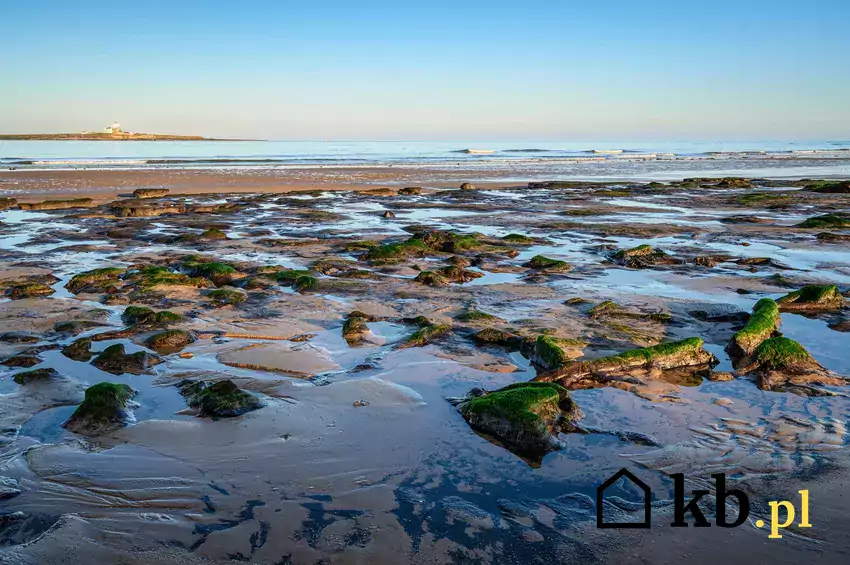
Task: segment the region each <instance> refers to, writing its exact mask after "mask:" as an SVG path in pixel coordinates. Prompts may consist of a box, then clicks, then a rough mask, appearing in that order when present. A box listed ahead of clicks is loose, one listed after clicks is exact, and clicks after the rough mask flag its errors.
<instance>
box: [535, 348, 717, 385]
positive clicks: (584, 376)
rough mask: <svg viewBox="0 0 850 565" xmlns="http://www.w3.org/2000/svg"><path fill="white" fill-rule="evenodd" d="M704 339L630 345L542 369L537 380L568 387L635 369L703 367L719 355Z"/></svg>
mask: <svg viewBox="0 0 850 565" xmlns="http://www.w3.org/2000/svg"><path fill="white" fill-rule="evenodd" d="M702 346H703V341H702V340H701V339H699V338H698V337H691V338H688V339H683V340H681V341H675V342H671V343H662V344H660V345H653V346H652V347H644V348H640V349H631V350H629V351H624V352H623V353H619V354H617V355H611V356H608V357H603V358H601V359H596V360H595V361H584V362H578V363H571V364H568V365H565V366H563V367H561V368H559V369H555V370H553V371H549V372H546V373H542V374H540V375H538V376H537V378H535V381H543V382H558V383H561V384H562V385H563V386H565V387H568V388H582V387H585V386H594V385H596V384H600V383H602V384H604V383H605V382H606V381H607V380H609V379H610V378H611V377H616V376H622V375H624V374H625V373H627V372H632V371H647V372H648V371H652V370H657V371H672V370H683V369H686V370H688V371H694V372H696V371H700V370H703V369H707V368H711V367H713V366H714V365H716V364H717V363H718V361H717V358H716V357H715V356H714V355H712V354H711V353H709V352H708V351H705V350H704V349H703V347H702Z"/></svg>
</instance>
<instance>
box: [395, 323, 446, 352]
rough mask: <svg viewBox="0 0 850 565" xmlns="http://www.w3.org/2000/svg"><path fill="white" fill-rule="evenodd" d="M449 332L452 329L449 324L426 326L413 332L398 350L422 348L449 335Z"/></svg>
mask: <svg viewBox="0 0 850 565" xmlns="http://www.w3.org/2000/svg"><path fill="white" fill-rule="evenodd" d="M451 330H452V327H451V326H450V325H449V324H428V325H426V326H424V327H422V328H420V329H418V330H417V331H415V332H414V333H413V335H411V336H410V337H408V338H407V339H406V340H405V341H404V342H403V343H402V344H401V345H399V348H400V349H404V348H407V347H423V346H425V345H428V344H429V343H431V342H432V341H434V340H435V339H438V338H440V337H442V336H444V335H445V334H447V333H449V332H450V331H451Z"/></svg>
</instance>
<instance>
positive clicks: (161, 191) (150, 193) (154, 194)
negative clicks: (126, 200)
mask: <svg viewBox="0 0 850 565" xmlns="http://www.w3.org/2000/svg"><path fill="white" fill-rule="evenodd" d="M167 194H168V189H167V188H137V189H136V190H134V191H133V196H135V197H136V198H162V197H163V196H166V195H167Z"/></svg>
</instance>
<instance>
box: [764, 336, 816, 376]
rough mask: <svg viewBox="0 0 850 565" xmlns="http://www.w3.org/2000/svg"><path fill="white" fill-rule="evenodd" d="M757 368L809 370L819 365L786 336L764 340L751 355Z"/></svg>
mask: <svg viewBox="0 0 850 565" xmlns="http://www.w3.org/2000/svg"><path fill="white" fill-rule="evenodd" d="M752 360H753V362H755V363H756V364H757V365H758V366H759V368H761V369H767V370H773V371H792V372H798V371H800V370H811V369H812V368H813V367H819V366H818V365H817V363H816V362H815V360H814V359H813V358H812V356H811V355H810V354H809V352H808V351H806V348H804V347H803V346H802V345H800V344H799V343H797V342H796V341H794V340H793V339H789V338H787V337H772V338H770V339H766V340H764V341H763V342H762V343H761V344H760V345H759V346H758V347H756V350H755V351H754V352H753V357H752Z"/></svg>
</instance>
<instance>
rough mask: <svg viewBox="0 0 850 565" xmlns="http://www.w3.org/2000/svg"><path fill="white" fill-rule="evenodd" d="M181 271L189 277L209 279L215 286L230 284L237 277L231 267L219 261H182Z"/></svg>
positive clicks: (192, 258) (191, 258)
mask: <svg viewBox="0 0 850 565" xmlns="http://www.w3.org/2000/svg"><path fill="white" fill-rule="evenodd" d="M183 269H184V270H185V271H186V273H187V274H188V275H189V276H190V277H199V278H204V279H209V280H211V281H212V282H213V283H215V284H216V286H222V285H227V284H231V283H232V282H233V280H234V279H235V278H238V276H239V272H238V271H237V270H236V268H235V267H233V266H232V265H228V264H227V263H221V262H219V261H199V260H197V259H195V258H194V257H190V258H189V259H188V260H184V261H183Z"/></svg>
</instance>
